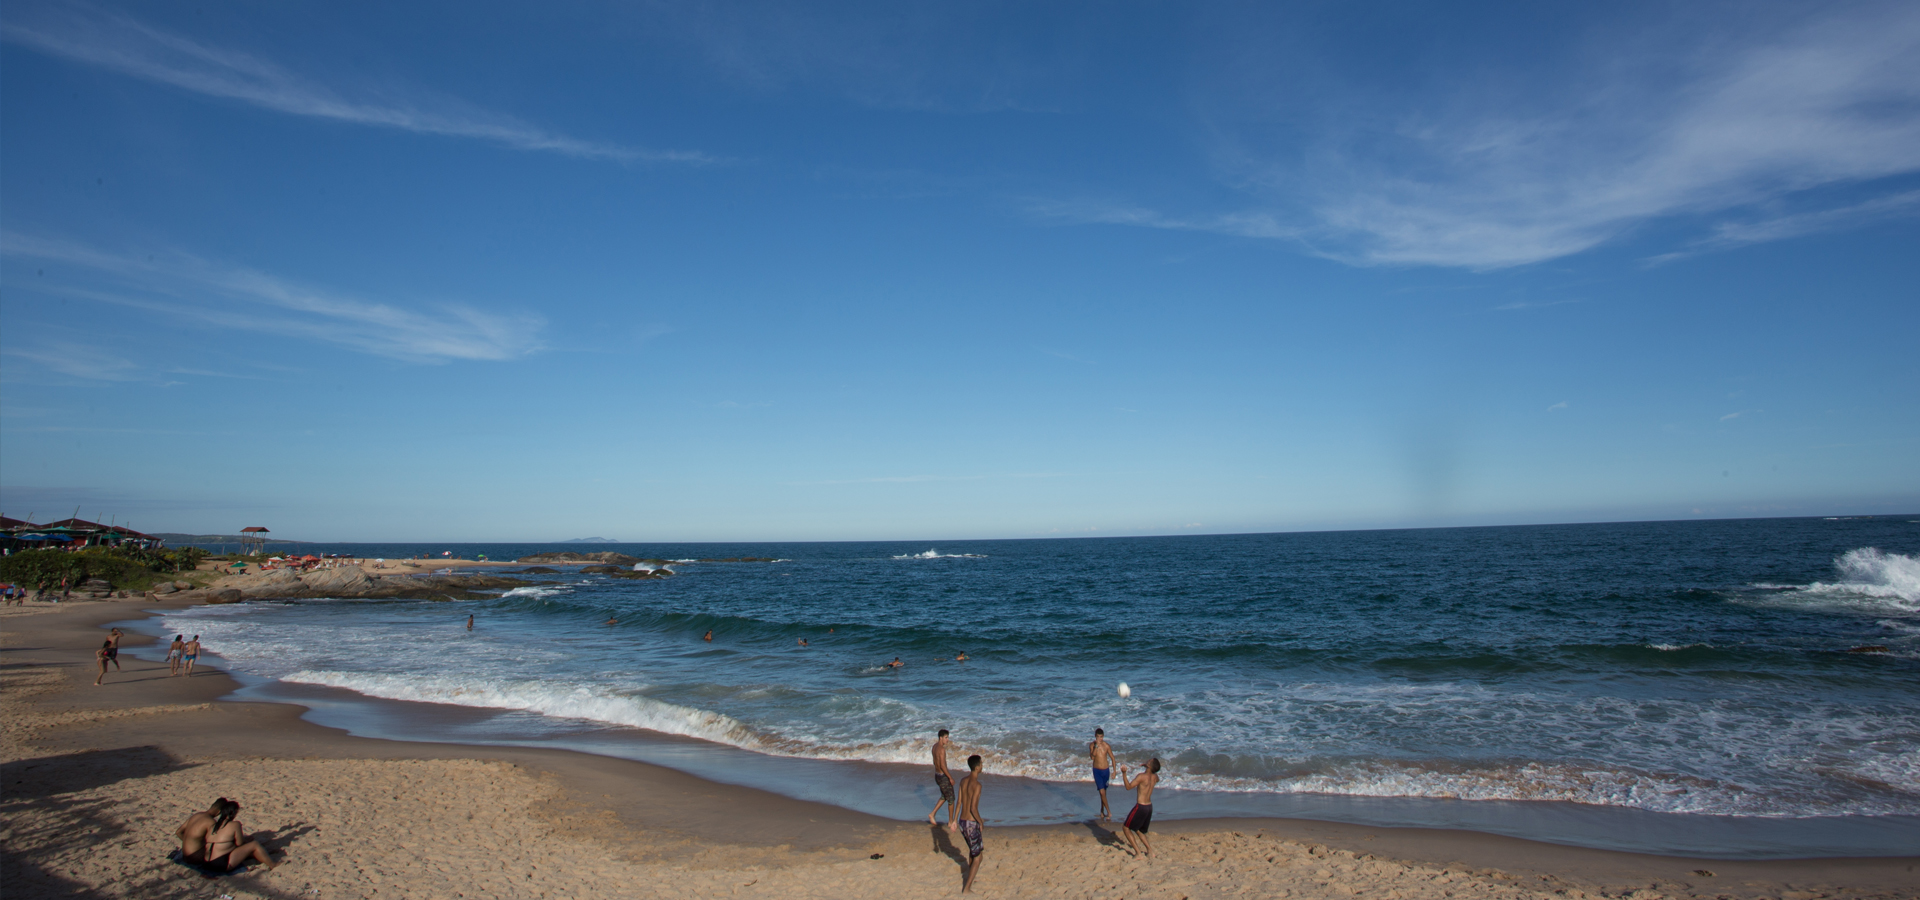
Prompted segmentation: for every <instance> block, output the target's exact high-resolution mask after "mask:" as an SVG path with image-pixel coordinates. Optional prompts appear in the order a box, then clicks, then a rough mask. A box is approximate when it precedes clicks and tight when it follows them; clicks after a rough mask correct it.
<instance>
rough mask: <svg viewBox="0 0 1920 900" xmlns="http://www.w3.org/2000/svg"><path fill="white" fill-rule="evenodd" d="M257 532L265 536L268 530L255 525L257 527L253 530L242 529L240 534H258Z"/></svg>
mask: <svg viewBox="0 0 1920 900" xmlns="http://www.w3.org/2000/svg"><path fill="white" fill-rule="evenodd" d="M256 531H258V532H260V533H262V534H265V533H266V532H267V530H266V529H265V528H261V527H260V526H258V525H255V526H253V527H252V528H242V529H240V533H241V534H251V533H253V532H256Z"/></svg>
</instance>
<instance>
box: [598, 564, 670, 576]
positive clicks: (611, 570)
mask: <svg viewBox="0 0 1920 900" xmlns="http://www.w3.org/2000/svg"><path fill="white" fill-rule="evenodd" d="M580 573H581V574H582V575H612V576H613V577H615V578H665V577H667V576H668V575H672V574H673V571H672V570H671V569H665V568H654V569H635V568H631V567H627V566H582V567H581V568H580Z"/></svg>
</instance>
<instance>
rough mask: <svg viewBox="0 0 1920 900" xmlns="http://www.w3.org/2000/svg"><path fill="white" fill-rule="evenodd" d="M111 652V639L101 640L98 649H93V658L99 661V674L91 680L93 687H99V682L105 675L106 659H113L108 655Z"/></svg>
mask: <svg viewBox="0 0 1920 900" xmlns="http://www.w3.org/2000/svg"><path fill="white" fill-rule="evenodd" d="M112 652H113V641H111V640H108V641H104V642H102V643H101V644H100V649H98V650H95V651H93V658H94V659H95V660H98V661H99V663H100V676H99V677H98V678H95V679H94V680H93V686H94V687H99V686H100V682H101V681H102V680H104V679H105V678H106V677H107V661H108V660H110V659H113V657H112V656H110V655H109V654H110V653H112Z"/></svg>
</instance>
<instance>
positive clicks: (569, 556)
mask: <svg viewBox="0 0 1920 900" xmlns="http://www.w3.org/2000/svg"><path fill="white" fill-rule="evenodd" d="M640 561H641V560H639V559H636V558H634V557H631V556H628V555H626V554H625V553H615V552H613V551H611V550H601V551H599V552H597V553H575V552H573V551H571V550H561V551H557V552H554V553H535V554H534V555H532V556H522V557H520V558H519V559H516V560H514V562H522V563H583V562H584V563H601V564H604V565H615V566H631V565H633V564H634V563H637V562H640Z"/></svg>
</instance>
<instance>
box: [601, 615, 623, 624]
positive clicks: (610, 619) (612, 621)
mask: <svg viewBox="0 0 1920 900" xmlns="http://www.w3.org/2000/svg"><path fill="white" fill-rule="evenodd" d="M601 624H603V625H618V624H620V620H619V619H616V618H614V617H612V616H608V617H607V621H605V622H603V623H601Z"/></svg>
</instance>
